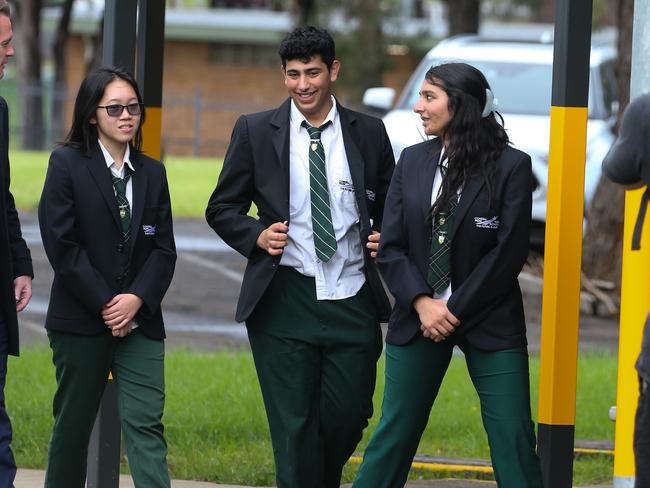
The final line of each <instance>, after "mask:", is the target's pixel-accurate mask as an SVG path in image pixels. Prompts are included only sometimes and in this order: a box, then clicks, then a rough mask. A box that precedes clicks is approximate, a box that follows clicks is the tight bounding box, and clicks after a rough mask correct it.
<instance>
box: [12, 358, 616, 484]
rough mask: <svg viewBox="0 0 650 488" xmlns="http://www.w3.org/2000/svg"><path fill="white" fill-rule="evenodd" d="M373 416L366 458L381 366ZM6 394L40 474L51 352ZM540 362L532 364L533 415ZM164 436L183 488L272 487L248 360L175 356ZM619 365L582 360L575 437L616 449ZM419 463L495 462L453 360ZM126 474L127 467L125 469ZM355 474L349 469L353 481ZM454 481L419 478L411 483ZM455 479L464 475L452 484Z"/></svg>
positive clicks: (25, 463)
mask: <svg viewBox="0 0 650 488" xmlns="http://www.w3.org/2000/svg"><path fill="white" fill-rule="evenodd" d="M379 366H380V368H379V370H380V371H379V375H378V384H377V391H376V393H375V406H376V410H375V416H374V417H373V419H372V421H371V426H370V429H368V430H367V432H366V433H365V435H364V438H363V440H362V442H361V444H360V446H359V449H362V448H363V447H365V445H366V443H367V441H368V439H369V436H370V433H371V431H372V430H373V429H374V428H375V426H376V423H377V421H378V418H379V412H380V404H381V395H382V389H383V359H382V360H381V361H380V365H379ZM9 368H10V374H9V376H8V384H7V389H6V396H7V404H8V408H9V410H10V413H11V414H12V420H13V423H14V443H13V446H14V451H15V455H16V459H17V461H18V464H19V466H21V467H31V468H42V467H43V466H44V464H45V459H46V451H47V441H48V438H49V435H50V429H51V422H52V420H51V400H52V395H53V392H54V372H53V367H52V366H51V362H50V352H49V350H47V349H44V348H40V349H32V350H26V351H23V353H22V356H21V357H20V358H19V359H15V358H12V359H11V361H10V366H9ZM538 369H539V360H538V359H537V358H533V359H532V360H531V385H532V387H533V413H534V414H535V413H536V411H537V408H536V404H537V396H536V390H537V385H538ZM166 375H167V404H166V410H165V418H164V421H165V426H166V437H167V441H168V443H169V464H170V468H171V470H172V475H173V476H174V477H175V478H179V479H195V480H206V481H214V482H221V483H231V484H249V485H272V484H274V477H273V459H272V450H271V444H270V440H269V433H268V426H267V423H266V417H265V415H264V409H263V405H262V398H261V394H260V391H259V387H258V384H257V379H256V376H255V370H254V366H253V361H252V358H251V356H250V354H249V353H247V352H217V353H211V354H205V353H201V354H199V353H195V352H189V351H185V350H172V351H170V352H168V354H167V359H166ZM615 384H616V358H615V357H614V356H611V355H596V354H589V355H585V356H582V357H581V358H580V360H579V376H578V399H577V412H578V414H577V421H576V438H577V439H590V440H607V441H612V440H613V437H614V424H613V423H612V422H610V421H609V420H608V419H607V410H608V408H609V407H610V406H611V405H614V403H615ZM418 452H419V453H421V454H429V455H436V456H450V457H455V456H458V457H475V458H482V459H489V452H488V447H487V441H486V437H485V433H484V431H483V428H482V426H481V422H480V413H479V407H478V398H477V396H476V393H475V392H474V390H473V387H472V385H471V383H470V380H469V377H468V374H467V370H466V368H465V364H464V361H463V359H462V357H455V358H454V359H453V361H452V364H451V366H450V368H449V371H448V373H447V376H446V378H445V381H444V383H443V386H442V389H441V392H440V395H439V397H438V399H437V401H436V405H435V406H434V409H433V412H432V415H431V419H430V422H429V425H428V427H427V429H426V432H425V434H424V436H423V438H422V442H421V444H420V448H419V450H418ZM125 469H126V467H125ZM356 469H357V466H356V465H350V466H347V467H346V469H345V480H347V481H351V480H352V478H353V477H354V473H355V472H356ZM612 469H613V461H612V459H611V458H610V457H605V456H600V457H588V456H581V457H578V458H576V462H575V469H574V473H575V475H574V484H575V485H578V484H585V483H601V482H607V481H611V479H612ZM448 475H449V473H430V472H424V471H419V472H413V473H412V474H411V477H412V478H414V479H418V478H431V477H444V476H448ZM455 476H457V475H455Z"/></svg>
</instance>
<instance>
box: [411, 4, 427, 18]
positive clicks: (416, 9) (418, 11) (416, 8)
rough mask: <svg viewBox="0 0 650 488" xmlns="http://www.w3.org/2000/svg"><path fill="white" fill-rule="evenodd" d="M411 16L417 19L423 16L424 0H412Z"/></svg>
mask: <svg viewBox="0 0 650 488" xmlns="http://www.w3.org/2000/svg"><path fill="white" fill-rule="evenodd" d="M413 17H416V18H418V19H423V18H424V0H414V2H413Z"/></svg>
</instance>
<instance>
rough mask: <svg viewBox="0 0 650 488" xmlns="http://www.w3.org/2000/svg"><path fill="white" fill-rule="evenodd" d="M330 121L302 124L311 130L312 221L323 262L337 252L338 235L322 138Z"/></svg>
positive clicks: (317, 254) (318, 250)
mask: <svg viewBox="0 0 650 488" xmlns="http://www.w3.org/2000/svg"><path fill="white" fill-rule="evenodd" d="M328 124H329V122H327V123H325V124H323V125H321V126H320V127H312V126H310V125H309V124H308V123H307V122H306V121H303V122H302V126H303V127H304V128H305V129H307V132H309V138H310V141H309V186H310V195H311V222H312V228H313V232H314V247H315V248H316V256H317V257H318V258H319V259H320V260H321V261H323V262H327V261H329V260H330V259H331V258H332V256H334V253H335V252H336V235H335V234H334V226H333V225H332V212H331V209H330V197H329V191H328V188H327V170H326V166H325V149H324V148H323V143H322V142H321V140H320V135H321V132H323V130H324V129H325V128H326V127H327V125H328Z"/></svg>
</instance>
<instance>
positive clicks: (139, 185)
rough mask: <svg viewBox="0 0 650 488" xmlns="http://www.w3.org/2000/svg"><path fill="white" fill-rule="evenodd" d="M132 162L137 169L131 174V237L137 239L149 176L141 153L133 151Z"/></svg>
mask: <svg viewBox="0 0 650 488" xmlns="http://www.w3.org/2000/svg"><path fill="white" fill-rule="evenodd" d="M131 162H132V164H133V168H134V169H135V172H134V173H133V174H132V175H131V185H132V186H131V189H132V194H133V198H132V200H133V204H132V205H131V207H132V208H131V239H132V240H135V239H136V237H137V235H138V229H139V228H140V224H141V223H142V214H143V213H144V207H145V202H146V195H147V181H148V178H147V174H146V173H145V170H144V166H143V165H142V162H141V161H140V156H139V155H134V154H133V152H131ZM133 247H134V246H131V251H133Z"/></svg>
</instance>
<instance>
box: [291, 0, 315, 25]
mask: <svg viewBox="0 0 650 488" xmlns="http://www.w3.org/2000/svg"><path fill="white" fill-rule="evenodd" d="M292 5H293V14H294V17H295V19H296V25H315V24H316V22H315V21H316V0H294V1H293V2H292Z"/></svg>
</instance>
